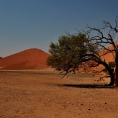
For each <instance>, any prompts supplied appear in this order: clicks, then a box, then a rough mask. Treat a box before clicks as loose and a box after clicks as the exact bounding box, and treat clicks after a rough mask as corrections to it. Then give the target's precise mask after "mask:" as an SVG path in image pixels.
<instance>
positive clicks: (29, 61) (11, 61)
mask: <svg viewBox="0 0 118 118" xmlns="http://www.w3.org/2000/svg"><path fill="white" fill-rule="evenodd" d="M48 56H49V54H48V53H46V52H44V51H42V50H40V49H36V48H32V49H27V50H24V51H22V52H19V53H16V54H13V55H10V56H8V57H5V58H2V59H0V68H1V69H8V70H12V69H13V70H16V69H17V70H19V69H43V68H46V67H47V65H46V60H47V57H48Z"/></svg>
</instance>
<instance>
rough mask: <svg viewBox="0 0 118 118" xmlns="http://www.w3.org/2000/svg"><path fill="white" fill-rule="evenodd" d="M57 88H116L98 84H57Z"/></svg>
mask: <svg viewBox="0 0 118 118" xmlns="http://www.w3.org/2000/svg"><path fill="white" fill-rule="evenodd" d="M58 86H62V87H72V88H116V87H114V86H109V85H107V84H104V85H98V84H59V85H58Z"/></svg>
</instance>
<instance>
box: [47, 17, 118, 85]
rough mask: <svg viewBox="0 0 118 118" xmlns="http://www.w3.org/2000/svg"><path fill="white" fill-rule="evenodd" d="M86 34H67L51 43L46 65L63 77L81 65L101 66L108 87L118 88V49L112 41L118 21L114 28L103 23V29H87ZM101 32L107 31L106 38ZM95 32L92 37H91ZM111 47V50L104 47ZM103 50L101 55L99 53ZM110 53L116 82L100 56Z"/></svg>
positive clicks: (107, 23)
mask: <svg viewBox="0 0 118 118" xmlns="http://www.w3.org/2000/svg"><path fill="white" fill-rule="evenodd" d="M87 28H88V30H87V32H84V33H78V34H73V35H70V34H67V35H65V36H61V37H59V40H58V43H56V44H54V43H51V45H50V50H49V52H50V53H51V56H50V57H49V58H48V59H47V64H48V65H49V66H52V67H53V68H55V69H56V70H59V71H61V73H62V72H63V71H64V72H66V73H65V74H64V75H66V74H68V73H70V72H72V71H73V72H75V70H76V69H78V68H79V67H80V66H81V65H83V64H86V65H88V66H89V67H96V66H99V65H100V64H101V65H103V66H104V67H105V68H106V69H107V71H108V73H109V75H110V78H111V81H110V83H109V85H114V82H115V83H116V85H117V86H118V47H117V44H116V42H115V40H114V38H115V37H117V33H118V21H117V17H116V20H115V27H112V25H111V24H110V23H109V22H106V21H104V26H103V28H101V29H100V28H92V27H89V26H88V27H87ZM103 30H107V31H108V34H107V36H105V35H104V33H103ZM93 32H96V34H95V33H94V34H95V35H94V36H91V34H93ZM106 44H107V46H108V45H112V47H113V48H112V49H109V48H107V47H106ZM101 50H104V52H103V53H100V51H101ZM107 53H112V54H113V56H114V60H115V66H116V70H115V73H116V76H115V77H116V81H114V72H113V70H112V69H111V67H110V66H109V64H108V63H107V62H106V61H105V60H104V59H102V56H103V55H105V54H107Z"/></svg>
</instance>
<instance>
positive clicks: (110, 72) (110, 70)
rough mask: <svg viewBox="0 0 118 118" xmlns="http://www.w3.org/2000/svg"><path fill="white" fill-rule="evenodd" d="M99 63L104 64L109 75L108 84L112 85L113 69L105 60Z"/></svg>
mask: <svg viewBox="0 0 118 118" xmlns="http://www.w3.org/2000/svg"><path fill="white" fill-rule="evenodd" d="M101 64H103V65H104V67H105V68H106V69H107V71H108V73H109V75H110V79H111V80H110V83H109V84H108V85H109V86H113V85H114V83H115V81H114V71H113V69H111V68H109V66H108V64H107V63H106V62H102V63H101Z"/></svg>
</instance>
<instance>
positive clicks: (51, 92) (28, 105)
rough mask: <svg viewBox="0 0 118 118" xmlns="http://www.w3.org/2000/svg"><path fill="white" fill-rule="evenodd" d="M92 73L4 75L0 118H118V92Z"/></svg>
mask: <svg viewBox="0 0 118 118" xmlns="http://www.w3.org/2000/svg"><path fill="white" fill-rule="evenodd" d="M94 79H95V78H94V77H93V76H92V75H91V74H90V73H89V74H86V73H82V74H76V75H75V74H72V75H70V76H69V77H68V78H66V77H65V78H63V79H61V77H60V76H59V75H58V73H53V72H52V71H44V70H42V71H38V70H37V71H31V70H30V71H15V72H12V71H0V118H117V117H118V112H117V110H118V102H117V101H118V89H117V88H112V87H110V88H108V87H107V86H102V85H103V84H106V83H107V82H108V78H107V79H105V81H100V82H97V81H94Z"/></svg>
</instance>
